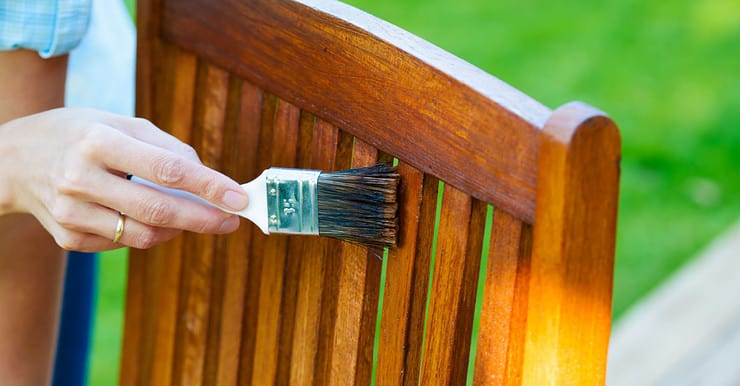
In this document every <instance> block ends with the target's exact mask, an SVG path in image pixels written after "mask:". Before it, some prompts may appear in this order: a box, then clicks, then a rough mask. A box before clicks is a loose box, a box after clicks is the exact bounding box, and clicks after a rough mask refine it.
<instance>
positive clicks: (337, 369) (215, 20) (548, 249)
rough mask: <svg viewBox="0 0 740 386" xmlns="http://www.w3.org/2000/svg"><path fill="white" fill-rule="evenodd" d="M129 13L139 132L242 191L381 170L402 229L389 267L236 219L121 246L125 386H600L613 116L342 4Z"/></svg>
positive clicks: (288, 2)
mask: <svg viewBox="0 0 740 386" xmlns="http://www.w3.org/2000/svg"><path fill="white" fill-rule="evenodd" d="M138 9H139V13H138V25H139V38H138V39H139V42H138V67H137V85H138V90H137V111H138V114H139V115H141V116H144V117H147V118H149V119H151V120H152V121H153V122H154V123H156V124H157V125H159V126H160V127H162V128H164V129H166V130H168V131H170V132H171V133H173V134H174V135H176V136H178V137H179V138H181V139H183V140H185V141H187V142H189V143H191V144H192V145H193V146H194V147H195V148H196V150H198V152H199V154H200V155H201V157H202V158H203V160H204V162H205V163H206V164H207V165H209V166H212V167H214V168H218V169H220V170H222V171H223V172H225V173H226V174H228V175H230V176H232V177H233V178H235V179H236V180H239V181H243V182H246V181H248V180H251V179H252V178H254V177H255V176H256V175H257V174H258V173H259V172H260V171H261V170H262V169H264V168H267V167H270V166H284V167H299V168H312V169H322V170H339V169H346V168H349V167H350V166H361V165H368V164H372V163H374V162H376V161H377V160H381V161H392V160H393V158H394V157H395V158H397V159H398V164H399V166H398V170H399V172H400V174H401V175H402V183H401V188H400V199H401V202H400V214H399V216H400V224H401V225H400V244H399V246H398V248H395V249H391V250H389V251H388V252H387V256H385V258H384V259H382V260H381V257H383V254H384V251H383V250H380V249H372V248H365V247H361V246H357V245H351V244H346V243H343V242H339V241H336V240H331V239H325V238H320V237H287V236H269V237H266V236H264V235H262V234H261V233H260V231H259V230H258V229H257V228H256V227H254V226H252V225H250V224H246V223H244V224H242V227H241V228H240V230H238V231H237V232H235V233H234V234H231V235H228V236H223V237H211V236H203V235H195V234H186V235H184V236H182V237H180V238H177V239H175V240H174V241H172V242H170V243H167V244H165V245H162V246H159V247H157V248H154V249H151V250H148V251H132V253H131V258H130V267H129V279H128V293H127V310H126V321H125V335H124V348H123V358H122V369H121V384H122V385H124V386H133V385H137V386H144V385H147V386H148V385H157V386H159V385H236V384H239V385H247V384H251V385H272V384H280V385H282V384H298V385H303V384H305V385H309V384H313V385H325V384H326V385H347V384H357V385H366V384H370V383H371V381H373V379H374V380H375V382H376V383H377V384H383V385H398V384H404V385H417V384H422V385H436V384H444V385H447V384H449V385H460V384H464V382H465V381H466V379H468V377H470V378H472V382H473V383H474V384H481V385H483V384H506V385H518V384H529V385H543V384H557V385H562V384H568V385H571V384H584V385H594V384H602V383H603V382H604V375H605V374H604V373H605V364H606V354H607V345H608V338H609V328H610V318H611V293H612V276H613V258H614V240H615V239H614V236H615V222H616V208H617V191H618V181H619V157H620V140H619V134H618V130H617V128H616V126H615V125H614V124H613V122H612V121H611V120H610V119H609V118H608V117H606V116H605V115H604V114H603V113H601V112H600V111H598V110H596V109H594V108H591V107H589V106H586V105H584V104H581V103H569V104H566V105H564V106H563V107H560V108H558V109H556V110H555V111H551V110H550V109H548V108H547V107H545V106H543V105H541V104H540V103H538V102H536V101H535V100H533V99H532V98H530V97H528V96H527V95H524V94H523V93H521V92H519V91H517V90H515V89H513V88H512V87H511V86H509V85H507V84H505V83H503V82H502V81H500V80H498V79H496V78H495V77H493V76H491V75H488V74H486V73H484V72H482V71H481V70H479V69H477V68H475V67H473V66H471V65H470V64H467V63H465V62H464V61H462V60H460V59H458V58H455V57H454V56H452V55H450V54H448V53H446V52H444V51H442V50H441V49H439V48H436V47H434V46H432V45H431V44H429V43H427V42H424V41H422V40H421V39H419V38H417V37H414V36H412V35H411V34H409V33H406V32H404V31H402V30H400V29H398V28H396V27H394V26H392V25H390V24H388V23H386V22H383V21H381V20H378V19H376V18H374V17H372V16H369V15H367V14H365V13H363V12H360V11H358V10H356V9H354V8H352V7H349V6H346V5H344V4H342V3H339V2H334V1H323V0H300V1H296V0H222V1H207V0H140V1H139V7H138ZM543 65H545V64H543ZM441 182H444V183H441ZM381 284H382V285H381ZM476 300H478V301H476ZM476 304H479V305H480V310H479V312H476ZM478 315H479V316H478Z"/></svg>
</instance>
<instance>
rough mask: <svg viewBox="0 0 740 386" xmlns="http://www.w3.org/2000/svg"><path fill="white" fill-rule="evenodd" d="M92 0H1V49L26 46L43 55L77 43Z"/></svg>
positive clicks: (82, 31) (51, 54)
mask: <svg viewBox="0 0 740 386" xmlns="http://www.w3.org/2000/svg"><path fill="white" fill-rule="evenodd" d="M91 1H92V0H0V50H15V49H18V48H26V49H29V50H35V51H38V52H39V55H41V57H43V58H50V57H52V56H57V55H62V54H65V53H67V52H69V51H70V50H71V49H73V48H74V47H76V46H77V44H79V43H80V40H82V37H83V36H84V35H85V31H86V30H87V25H88V22H89V20H90V4H91Z"/></svg>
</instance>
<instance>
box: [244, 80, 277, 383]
mask: <svg viewBox="0 0 740 386" xmlns="http://www.w3.org/2000/svg"><path fill="white" fill-rule="evenodd" d="M260 101H261V105H260V112H259V135H258V141H257V143H258V145H257V148H256V149H257V151H256V153H255V154H256V158H257V160H256V168H257V170H264V169H266V168H268V167H270V164H271V162H272V154H273V151H272V143H273V131H274V130H273V127H274V123H275V114H276V109H277V103H278V102H277V97H276V96H275V95H274V94H271V93H268V92H265V93H263V94H262V96H261V98H260ZM250 231H251V235H250V238H251V245H250V249H249V254H248V257H249V259H248V267H247V283H246V286H247V290H246V297H245V300H244V309H245V311H244V320H243V321H242V324H243V329H244V332H243V333H242V336H241V340H242V343H241V347H242V348H241V354H240V357H239V384H240V385H245V384H250V382H251V380H252V373H253V365H254V355H255V350H256V346H255V342H256V339H257V337H256V334H257V320H258V315H259V288H260V285H261V284H260V277H261V272H262V262H263V257H264V256H263V253H264V250H265V245H266V243H267V237H266V236H265V235H264V234H263V233H262V231H260V230H259V229H258V228H256V227H254V226H251V225H250Z"/></svg>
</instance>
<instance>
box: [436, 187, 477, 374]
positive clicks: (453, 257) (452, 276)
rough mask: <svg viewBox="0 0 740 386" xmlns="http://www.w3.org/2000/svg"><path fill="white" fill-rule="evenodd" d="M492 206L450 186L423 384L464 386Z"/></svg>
mask: <svg viewBox="0 0 740 386" xmlns="http://www.w3.org/2000/svg"><path fill="white" fill-rule="evenodd" d="M485 216H486V206H485V205H484V204H483V203H481V202H480V201H477V200H475V201H474V200H472V199H471V197H470V196H468V195H466V194H465V193H463V192H461V191H459V190H457V189H455V188H454V187H452V186H450V185H445V188H444V194H443V197H442V209H441V215H440V224H439V233H438V239H437V251H436V256H435V262H434V275H433V279H432V289H431V293H430V295H429V296H430V301H429V309H428V311H427V319H428V322H427V323H428V324H427V331H426V337H425V342H424V352H423V358H422V368H421V384H443V385H448V384H449V385H459V384H464V382H465V376H466V374H467V367H468V366H467V365H468V355H469V350H470V338H471V333H472V323H473V313H474V308H475V293H476V289H477V283H478V271H479V267H480V256H481V245H482V236H483V224H484V223H485Z"/></svg>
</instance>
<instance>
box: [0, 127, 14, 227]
mask: <svg viewBox="0 0 740 386" xmlns="http://www.w3.org/2000/svg"><path fill="white" fill-rule="evenodd" d="M7 126H8V124H7V123H5V124H0V138H3V140H2V141H0V181H2V183H0V216H2V215H6V214H8V213H13V212H17V208H16V205H15V201H16V200H15V194H14V190H13V186H14V182H13V176H12V168H11V166H10V165H9V164H10V160H11V159H12V158H13V152H14V150H13V145H12V141H10V140H9V137H8V135H7V134H8V133H7Z"/></svg>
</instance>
